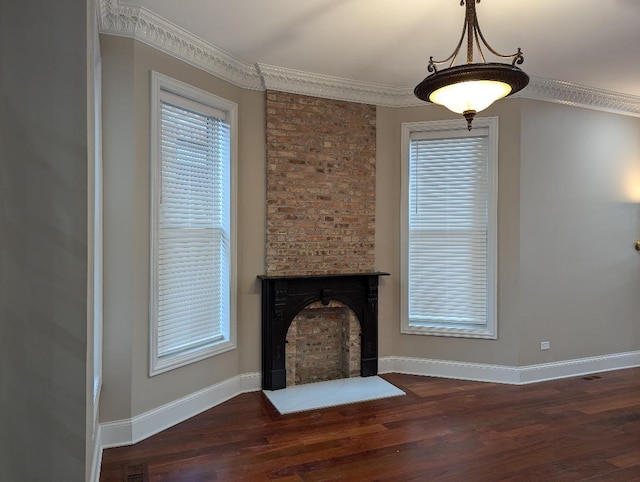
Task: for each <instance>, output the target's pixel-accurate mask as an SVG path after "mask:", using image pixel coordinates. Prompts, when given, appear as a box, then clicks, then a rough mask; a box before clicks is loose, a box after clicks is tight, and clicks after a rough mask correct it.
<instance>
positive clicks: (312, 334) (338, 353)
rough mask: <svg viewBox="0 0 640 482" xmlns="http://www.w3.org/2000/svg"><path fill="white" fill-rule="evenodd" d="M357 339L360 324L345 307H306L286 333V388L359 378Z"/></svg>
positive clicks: (316, 304) (333, 304)
mask: <svg viewBox="0 0 640 482" xmlns="http://www.w3.org/2000/svg"><path fill="white" fill-rule="evenodd" d="M360 336H361V329H360V320H358V317H357V316H356V314H355V313H354V312H353V310H351V309H350V308H349V307H348V306H347V305H345V304H343V303H340V302H339V301H336V300H331V301H329V303H328V304H327V305H323V304H322V302H320V301H316V302H314V303H311V304H310V305H308V306H306V307H305V308H304V309H303V310H302V311H300V313H298V314H297V315H296V316H295V317H294V319H293V321H292V322H291V324H290V325H289V330H288V331H287V337H286V345H285V367H286V369H287V386H288V387H290V386H293V385H304V384H306V383H316V382H323V381H327V380H337V379H340V378H350V377H357V376H359V375H360Z"/></svg>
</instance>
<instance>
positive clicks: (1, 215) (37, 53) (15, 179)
mask: <svg viewBox="0 0 640 482" xmlns="http://www.w3.org/2000/svg"><path fill="white" fill-rule="evenodd" d="M84 3H85V2H77V1H71V0H61V1H59V2H32V1H21V2H15V1H4V0H3V1H2V2H0V427H1V429H0V480H3V481H48V480H51V481H62V480H65V481H79V480H84V478H85V449H86V447H85V439H86V421H85V417H86V396H87V384H86V364H87V363H86V359H87V77H86V72H87V63H86V57H87V32H86V23H87V10H86V5H84ZM62 27H63V28H62Z"/></svg>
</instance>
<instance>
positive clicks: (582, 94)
mask: <svg viewBox="0 0 640 482" xmlns="http://www.w3.org/2000/svg"><path fill="white" fill-rule="evenodd" d="M514 97H522V98H525V99H533V100H544V101H547V102H554V103H556V104H564V105H571V106H574V107H584V108H587V109H594V110H599V111H604V112H613V113H615V114H622V115H629V116H633V117H640V97H636V96H633V95H627V94H620V93H618V92H610V91H607V90H602V89H596V88H593V87H585V86H583V85H578V84H573V83H571V82H564V81H561V80H553V79H544V78H541V77H532V78H531V81H530V82H529V85H528V86H527V87H525V88H524V89H523V90H521V91H520V92H518V93H517V94H514Z"/></svg>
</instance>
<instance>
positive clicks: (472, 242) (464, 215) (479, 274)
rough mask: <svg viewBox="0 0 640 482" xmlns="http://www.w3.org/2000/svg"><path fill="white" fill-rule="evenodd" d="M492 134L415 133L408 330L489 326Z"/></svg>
mask: <svg viewBox="0 0 640 482" xmlns="http://www.w3.org/2000/svg"><path fill="white" fill-rule="evenodd" d="M488 132H489V131H488V129H486V128H476V127H474V129H473V131H472V132H471V133H470V134H469V133H466V132H464V133H463V131H434V132H412V133H411V134H410V137H409V139H410V140H409V169H408V175H409V181H408V190H407V195H408V200H407V201H408V202H407V204H406V205H407V206H408V216H407V217H408V260H407V265H408V266H407V269H408V282H407V287H408V296H407V300H408V301H407V302H408V318H409V320H408V321H409V325H410V326H430V327H436V328H437V327H443V328H444V329H445V330H446V329H460V330H465V329H467V330H469V329H470V330H471V331H473V330H474V329H476V327H477V328H478V329H479V330H480V331H483V330H484V328H485V327H486V326H487V324H488V316H489V294H490V293H489V289H490V282H489V278H490V275H491V273H490V261H491V259H492V257H491V256H489V254H490V253H489V219H490V216H489V210H490V208H491V199H490V193H491V186H490V171H489V146H490V144H489V137H488Z"/></svg>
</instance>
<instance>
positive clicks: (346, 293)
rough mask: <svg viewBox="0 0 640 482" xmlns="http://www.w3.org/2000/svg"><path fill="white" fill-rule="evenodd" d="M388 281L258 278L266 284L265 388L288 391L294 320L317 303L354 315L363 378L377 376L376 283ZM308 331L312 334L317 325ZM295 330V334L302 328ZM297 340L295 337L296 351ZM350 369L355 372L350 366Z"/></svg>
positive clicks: (373, 277)
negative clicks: (339, 307) (335, 304)
mask: <svg viewBox="0 0 640 482" xmlns="http://www.w3.org/2000/svg"><path fill="white" fill-rule="evenodd" d="M384 275H388V273H380V272H376V273H357V274H340V275H309V276H304V275H302V276H301V275H297V276H258V278H259V279H260V280H261V281H262V388H263V389H265V390H278V389H281V388H285V387H286V386H287V383H288V381H289V380H288V376H289V377H291V375H288V373H287V371H288V370H287V367H288V365H289V364H290V363H291V360H287V358H288V357H287V348H286V346H287V336H288V332H289V328H290V326H291V324H292V322H293V321H294V319H295V318H296V315H298V314H299V313H300V312H302V311H303V310H304V309H305V307H308V306H311V305H312V304H313V303H316V304H317V303H319V304H320V305H321V306H322V307H323V308H327V307H329V306H330V304H331V303H332V302H338V303H341V304H343V305H345V306H347V307H348V308H349V309H350V311H353V313H354V316H355V318H356V319H357V320H358V322H359V323H358V325H359V332H358V335H359V338H360V343H359V350H356V351H358V352H359V353H358V357H359V365H360V367H359V374H360V376H363V377H368V376H373V375H377V373H378V278H379V277H380V276H384ZM314 306H315V305H314ZM328 309H332V308H328ZM312 318H313V317H312ZM310 328H311V330H313V329H314V326H313V323H311V324H310ZM295 329H296V333H297V332H298V326H296V328H295ZM341 329H342V328H341ZM351 330H352V328H351V327H350V328H349V331H351ZM350 336H351V335H350ZM299 338H300V337H299V336H297V337H296V346H295V350H296V351H297V350H298V348H299V347H300V343H299ZM292 348H293V347H292ZM289 351H291V349H289ZM340 363H341V364H342V362H340ZM311 365H313V364H311ZM349 365H350V367H349V371H351V362H349ZM311 368H313V367H311ZM294 370H295V371H297V370H298V369H297V367H296V368H294ZM295 376H296V375H293V377H294V379H295Z"/></svg>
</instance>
